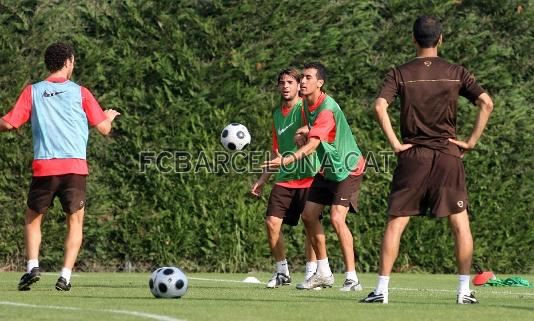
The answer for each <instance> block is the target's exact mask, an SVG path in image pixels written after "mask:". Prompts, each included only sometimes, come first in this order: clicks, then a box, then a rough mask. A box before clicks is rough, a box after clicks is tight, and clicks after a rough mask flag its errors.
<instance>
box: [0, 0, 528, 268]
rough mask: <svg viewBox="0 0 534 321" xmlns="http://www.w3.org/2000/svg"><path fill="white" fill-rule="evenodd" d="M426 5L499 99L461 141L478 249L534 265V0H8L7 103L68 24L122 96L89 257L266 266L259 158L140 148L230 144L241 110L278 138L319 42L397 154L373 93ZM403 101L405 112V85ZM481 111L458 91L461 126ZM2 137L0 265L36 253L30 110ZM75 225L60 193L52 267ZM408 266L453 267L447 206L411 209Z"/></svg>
mask: <svg viewBox="0 0 534 321" xmlns="http://www.w3.org/2000/svg"><path fill="white" fill-rule="evenodd" d="M422 13H431V14H435V15H437V16H438V17H440V18H441V19H442V21H443V22H444V27H445V30H444V38H445V43H444V44H443V46H442V48H441V55H442V56H443V57H445V58H446V59H448V60H450V61H452V62H456V63H459V64H462V65H464V66H466V67H467V68H468V69H470V70H471V71H473V72H474V73H475V74H476V76H477V78H478V80H479V81H480V82H481V84H482V85H483V86H484V88H486V89H487V90H488V92H489V93H490V94H491V96H492V97H493V98H494V102H495V111H494V113H493V115H492V118H491V120H490V123H489V124H488V128H487V131H486V132H485V135H484V137H483V138H482V139H481V141H480V143H479V145H478V146H477V149H476V150H475V151H473V152H472V153H470V154H469V155H468V156H467V157H466V158H465V165H466V169H467V172H468V185H469V191H470V195H469V196H470V209H471V211H472V213H473V216H474V218H473V221H472V230H473V233H474V238H475V247H476V248H475V261H477V262H479V263H481V264H482V265H483V266H487V267H490V268H491V269H493V270H494V271H496V272H528V271H533V270H534V260H533V258H534V250H533V249H534V244H533V243H534V234H533V233H534V232H533V231H534V219H533V217H532V211H533V210H534V198H533V196H532V190H534V184H533V180H532V177H534V170H533V166H532V164H533V156H532V148H531V147H530V146H532V143H533V138H534V126H533V125H532V122H531V121H530V120H531V118H529V116H528V115H529V112H530V111H531V110H532V107H533V106H532V101H533V99H534V95H533V92H532V88H533V87H534V83H533V79H534V62H533V60H532V59H531V53H532V52H533V51H534V48H533V44H534V43H533V42H532V39H533V36H534V35H533V31H532V27H531V26H532V25H533V21H534V16H533V9H532V6H531V5H530V4H528V2H527V3H523V2H520V1H506V2H503V1H497V0H495V1H475V0H466V1H404V0H396V1H378V0H376V1H348V0H337V1H327V0H320V1H313V2H297V1H294V0H288V1H279V2H276V1H273V2H268V1H267V2H265V1H253V0H244V1H220V0H213V1H209V0H206V1H170V0H164V1H149V2H142V1H130V0H125V1H108V2H99V1H90V2H89V1H78V0H75V1H68V2H67V1H51V0H50V1H46V0H43V1H29V0H27V1H4V2H3V3H2V4H0V21H1V26H2V27H1V30H2V32H0V58H1V59H0V85H1V87H2V88H3V91H2V92H3V95H2V96H1V97H0V104H1V106H3V107H2V109H1V110H2V113H6V112H7V111H8V110H9V108H10V106H12V104H13V103H14V101H15V99H16V97H17V95H18V94H19V93H20V91H21V90H22V88H23V87H24V86H25V85H26V84H29V83H32V82H36V81H38V80H40V79H42V78H43V77H45V76H46V72H45V68H44V64H43V61H42V60H43V59H42V56H43V53H44V50H45V48H46V46H47V45H48V44H49V43H51V42H53V41H58V40H61V41H67V42H71V43H72V44H73V45H74V47H75V50H76V64H77V65H76V70H75V75H74V78H75V79H74V80H75V81H77V82H78V83H80V84H82V85H84V86H86V87H88V88H90V89H91V91H92V92H93V93H94V94H95V96H96V97H97V98H98V99H99V101H100V102H101V104H102V106H103V107H104V108H108V107H114V108H117V109H119V110H120V111H121V113H122V116H121V117H120V118H119V119H118V120H117V122H116V124H115V129H114V132H113V135H112V137H111V138H101V137H98V136H97V135H96V134H95V133H92V135H91V138H90V146H89V154H88V158H89V161H90V168H91V176H90V178H89V180H88V187H89V192H88V197H89V198H88V206H87V215H86V226H85V242H84V245H83V249H82V251H81V253H80V257H79V260H78V268H79V269H85V270H99V269H106V270H120V269H126V268H129V267H130V266H131V265H132V264H133V266H134V267H135V268H136V269H139V270H144V269H147V268H148V267H150V266H153V265H163V264H177V265H180V266H183V267H184V268H185V269H186V270H189V271H192V270H195V271H201V270H209V271H248V270H254V269H265V268H267V267H269V266H270V264H271V258H270V255H269V250H268V247H267V241H266V235H265V232H264V227H263V213H264V210H265V204H266V200H267V198H266V195H267V194H268V192H269V191H268V190H266V191H264V194H265V195H264V197H263V198H262V200H261V201H257V200H254V199H252V198H250V197H249V196H248V190H249V188H250V186H251V184H252V182H253V180H254V179H255V176H256V175H252V174H240V173H235V172H231V173H228V174H222V173H219V174H210V173H207V172H206V171H204V170H201V171H200V172H198V173H196V174H192V173H189V174H179V173H173V172H171V173H161V172H158V171H157V170H156V168H155V167H154V166H152V167H148V168H147V170H146V172H144V173H143V172H141V171H140V163H139V153H140V152H141V151H155V152H159V151H162V150H171V151H174V150H178V151H189V152H191V153H198V152H200V151H203V152H205V153H206V155H208V159H209V160H211V158H210V157H213V155H214V153H215V152H216V151H219V150H221V149H222V147H221V146H220V145H219V143H218V136H219V131H220V129H222V128H223V127H224V126H225V125H227V123H230V122H240V123H243V124H245V125H246V126H247V127H248V128H249V130H250V131H251V134H252V137H253V149H254V150H268V149H269V144H270V126H271V119H270V111H271V110H272V108H273V107H274V106H277V105H278V103H279V101H278V97H277V93H276V91H275V77H276V74H277V72H278V70H280V69H281V68H283V67H286V66H288V65H297V66H300V65H302V63H303V62H307V61H311V60H319V61H321V62H323V63H324V64H325V65H326V66H327V67H328V70H329V79H328V82H327V85H326V90H327V92H328V93H330V94H331V95H332V96H333V97H334V98H335V99H336V100H337V101H338V102H339V104H340V105H341V107H342V108H343V109H344V111H345V113H346V115H347V118H348V120H349V122H350V123H351V125H352V128H353V130H354V133H355V136H356V137H357V139H358V142H359V144H360V146H361V147H362V149H363V151H364V154H368V155H371V154H369V153H373V154H372V155H375V156H376V157H377V158H376V160H377V163H378V164H379V165H380V166H383V161H382V159H381V158H380V157H379V156H377V155H379V154H378V153H379V152H380V151H387V150H388V146H387V142H386V141H385V139H384V137H383V135H382V133H381V130H380V128H379V127H378V125H377V123H376V121H375V120H374V115H373V112H372V110H371V106H372V103H373V101H374V98H375V96H376V94H377V92H378V90H379V88H380V85H381V82H382V79H383V76H384V75H385V73H386V72H387V71H388V69H389V68H391V67H393V66H395V65H397V64H400V63H403V62H404V61H406V60H408V59H410V58H411V57H413V54H414V48H413V46H412V45H411V43H410V40H411V26H412V23H413V20H414V19H415V17H416V16H417V15H419V14H422ZM390 109H391V112H392V115H393V117H392V118H393V119H394V120H393V121H394V126H396V128H398V127H399V126H398V123H397V120H396V118H398V102H396V103H395V104H394V105H393V106H392V108H390ZM475 117H476V108H473V107H472V106H471V105H469V104H468V103H467V102H466V101H461V104H460V114H459V132H460V135H461V136H462V137H466V136H468V135H469V133H470V130H471V128H472V124H473V123H474V119H475ZM0 139H1V141H2V144H1V146H0V159H1V164H2V167H1V168H2V171H3V175H1V177H0V190H1V191H2V193H0V213H1V215H0V240H1V242H0V266H4V267H5V268H14V267H15V266H21V265H23V261H24V251H23V248H24V244H23V230H22V224H23V216H24V211H25V200H26V193H27V189H28V185H29V180H30V176H31V172H30V170H31V166H30V164H31V158H32V155H31V135H30V129H29V126H25V127H23V128H22V129H20V130H17V131H15V132H10V133H3V134H2V136H1V138H0ZM371 157H372V156H371ZM369 160H370V159H368V161H369ZM368 165H369V164H368ZM394 165H395V161H394V159H392V160H391V164H390V166H389V171H386V172H384V171H380V172H376V171H374V170H372V169H373V168H372V166H371V167H370V169H369V170H368V171H367V173H366V177H365V180H364V184H363V187H362V191H361V197H360V199H361V204H360V213H359V214H357V215H354V216H351V217H350V218H349V224H350V227H351V230H352V231H353V233H354V237H355V246H356V251H357V257H358V270H362V271H374V270H376V268H377V265H378V255H379V248H380V246H379V245H380V240H381V235H382V232H383V228H384V224H385V220H386V216H385V214H384V213H385V208H386V198H387V194H388V191H389V182H390V180H391V173H392V169H393V168H394ZM327 217H328V216H327ZM324 223H325V225H326V230H327V233H328V234H327V239H328V242H327V243H328V253H329V257H330V260H331V261H332V264H333V266H334V268H335V269H337V270H342V268H343V264H342V258H341V252H340V250H339V246H338V243H337V240H336V236H335V234H334V233H333V232H332V229H331V227H330V226H329V223H328V220H327V219H325V220H324ZM285 232H286V233H285V234H286V243H287V247H288V256H289V258H290V261H291V263H292V264H293V265H296V266H299V265H302V264H303V263H304V254H303V247H304V246H303V240H304V237H303V230H302V227H301V226H299V227H297V228H295V229H294V231H291V230H289V229H287V230H285ZM64 234H65V227H64V216H63V214H62V213H61V210H60V206H59V204H56V206H55V208H53V209H52V210H51V211H49V213H48V214H47V218H46V220H45V223H44V226H43V244H42V258H41V261H42V265H43V266H44V267H45V268H47V267H49V268H57V267H59V266H60V264H61V257H62V251H63V249H62V248H63V246H62V244H63V241H62V240H63V237H64ZM396 269H398V270H402V271H410V270H424V271H429V272H451V271H454V270H455V261H454V256H453V240H452V236H451V234H450V232H449V231H448V228H447V223H446V221H445V220H429V219H413V220H412V223H411V224H410V227H409V228H408V229H407V231H406V232H405V234H404V236H403V243H402V246H401V253H400V255H399V259H398V261H397V265H396Z"/></svg>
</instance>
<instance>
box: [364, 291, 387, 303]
mask: <svg viewBox="0 0 534 321" xmlns="http://www.w3.org/2000/svg"><path fill="white" fill-rule="evenodd" d="M360 303H382V304H387V303H388V293H379V294H376V293H375V291H373V292H371V293H369V294H368V295H367V297H366V298H363V299H361V300H360Z"/></svg>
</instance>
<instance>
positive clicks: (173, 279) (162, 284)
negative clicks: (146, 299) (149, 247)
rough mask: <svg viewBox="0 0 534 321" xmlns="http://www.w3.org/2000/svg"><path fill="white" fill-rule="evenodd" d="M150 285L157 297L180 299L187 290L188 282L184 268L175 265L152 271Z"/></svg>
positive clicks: (151, 290)
mask: <svg viewBox="0 0 534 321" xmlns="http://www.w3.org/2000/svg"><path fill="white" fill-rule="evenodd" d="M148 286H149V287H150V292H152V294H153V295H154V296H155V297H156V298H169V299H170V298H174V299H178V298H181V297H182V296H184V294H185V292H187V286H188V282H187V277H186V276H185V274H184V272H182V270H180V269H179V268H177V267H174V266H164V267H160V268H158V269H156V270H155V271H154V272H152V275H151V276H150V279H149V280H148Z"/></svg>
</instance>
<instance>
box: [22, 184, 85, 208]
mask: <svg viewBox="0 0 534 321" xmlns="http://www.w3.org/2000/svg"><path fill="white" fill-rule="evenodd" d="M85 179H86V176H85V175H78V174H66V175H54V176H38V177H33V178H32V182H31V185H30V191H29V192H28V202H27V204H28V207H29V208H30V209H31V210H34V211H35V212H37V213H39V214H43V213H45V212H46V211H47V210H48V208H49V207H51V205H52V203H53V201H54V197H55V196H57V197H59V201H60V202H61V207H62V208H63V211H64V212H65V213H67V214H72V213H75V212H77V211H79V210H81V209H82V208H84V206H85Z"/></svg>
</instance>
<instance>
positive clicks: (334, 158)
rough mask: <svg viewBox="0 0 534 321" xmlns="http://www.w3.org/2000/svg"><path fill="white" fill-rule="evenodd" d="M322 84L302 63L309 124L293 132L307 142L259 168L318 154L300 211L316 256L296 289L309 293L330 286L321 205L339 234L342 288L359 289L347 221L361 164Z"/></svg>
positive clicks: (322, 75)
mask: <svg viewBox="0 0 534 321" xmlns="http://www.w3.org/2000/svg"><path fill="white" fill-rule="evenodd" d="M325 81H326V69H325V67H324V66H323V65H322V64H320V63H310V64H306V65H304V72H303V77H302V80H301V82H300V90H301V94H302V95H303V96H305V101H304V111H305V114H306V119H307V123H308V126H307V127H305V128H301V129H300V130H299V131H297V136H298V135H307V143H305V145H303V146H302V147H300V148H299V149H298V150H297V151H296V152H295V153H294V154H292V155H287V156H284V155H280V154H279V155H278V157H277V158H275V159H272V160H271V161H267V162H265V164H264V166H266V167H274V168H275V167H285V166H288V165H289V164H291V163H292V162H294V161H297V160H300V159H302V158H304V157H306V156H307V155H310V154H311V153H313V152H314V151H317V156H318V157H319V161H320V162H321V169H320V172H319V173H318V174H317V175H316V176H315V177H314V180H313V183H312V185H311V187H310V192H309V194H308V200H307V202H306V206H305V208H304V212H303V213H302V219H303V221H304V225H305V227H306V234H307V235H309V236H310V239H311V241H312V245H313V249H314V250H315V253H316V255H317V272H316V273H315V274H314V275H313V276H312V277H310V278H309V279H307V280H306V281H305V282H303V283H301V284H299V285H297V288H299V289H314V288H317V287H332V285H333V284H334V276H333V275H332V271H331V270H330V265H329V263H328V257H327V254H326V244H325V235H324V230H323V226H322V224H321V222H320V220H319V216H320V214H321V212H322V211H323V209H324V207H325V205H330V206H331V207H330V221H331V223H332V226H333V227H334V230H335V232H336V234H337V236H338V239H339V242H340V246H341V250H342V252H343V260H344V263H345V281H344V283H343V286H342V287H341V290H342V291H361V290H362V286H361V284H360V282H359V280H358V277H357V275H356V268H355V262H354V245H353V238H352V233H351V231H350V230H349V228H348V226H347V224H346V217H347V214H348V212H349V210H350V211H351V212H355V211H356V209H357V202H358V195H359V188H360V184H361V181H362V177H363V170H364V167H365V160H364V158H363V157H362V155H361V152H360V149H359V147H358V144H357V143H356V140H355V139H354V136H353V134H352V131H351V128H350V126H349V124H348V122H347V120H346V118H345V115H344V114H343V111H342V110H341V108H340V107H339V105H338V104H337V103H336V102H335V101H334V99H333V98H332V97H330V96H328V95H327V94H325V93H324V92H323V91H322V87H323V85H324V84H325ZM297 138H298V137H297Z"/></svg>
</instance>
